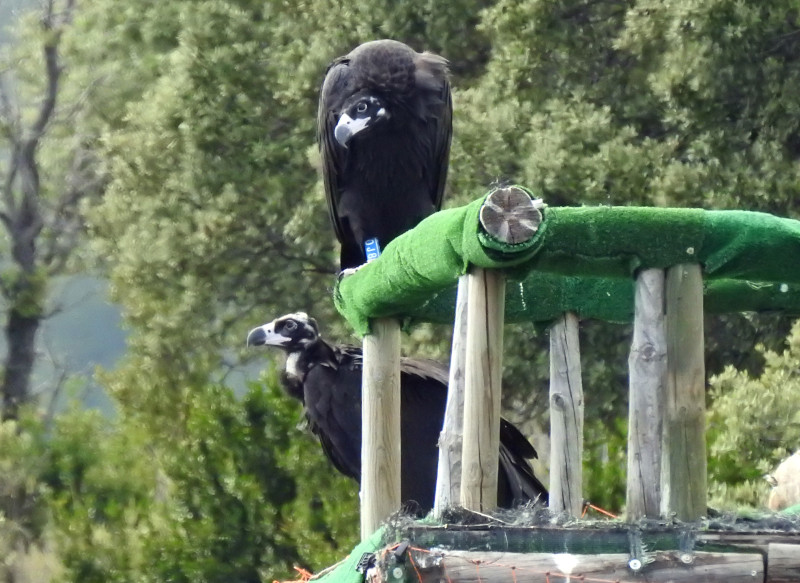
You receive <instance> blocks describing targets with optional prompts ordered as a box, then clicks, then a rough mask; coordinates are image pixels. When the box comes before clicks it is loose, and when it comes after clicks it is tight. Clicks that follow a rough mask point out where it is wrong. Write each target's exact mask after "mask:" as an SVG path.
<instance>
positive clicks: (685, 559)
mask: <svg viewBox="0 0 800 583" xmlns="http://www.w3.org/2000/svg"><path fill="white" fill-rule="evenodd" d="M681 563H683V564H684V565H691V564H692V563H694V555H693V554H691V553H681Z"/></svg>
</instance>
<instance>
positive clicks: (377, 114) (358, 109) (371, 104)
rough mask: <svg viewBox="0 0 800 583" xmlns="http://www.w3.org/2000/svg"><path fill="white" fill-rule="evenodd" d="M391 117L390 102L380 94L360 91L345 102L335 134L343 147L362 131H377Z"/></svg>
mask: <svg viewBox="0 0 800 583" xmlns="http://www.w3.org/2000/svg"><path fill="white" fill-rule="evenodd" d="M390 119H391V113H390V110H389V107H388V104H387V103H386V101H385V100H384V99H382V98H381V97H380V96H378V95H375V94H374V93H370V92H368V91H359V92H358V93H356V94H355V95H353V96H352V97H350V98H349V99H347V100H346V101H345V102H344V106H343V107H342V112H341V115H340V116H339V120H338V121H337V122H336V128H335V129H334V130H333V136H334V137H335V138H336V141H337V142H339V145H340V146H342V147H343V148H346V147H347V144H348V143H349V142H350V140H351V139H353V137H354V136H356V135H358V134H360V133H361V132H364V133H369V132H373V131H377V130H379V129H380V128H381V126H383V125H384V124H385V123H386V122H388V121H389V120H390Z"/></svg>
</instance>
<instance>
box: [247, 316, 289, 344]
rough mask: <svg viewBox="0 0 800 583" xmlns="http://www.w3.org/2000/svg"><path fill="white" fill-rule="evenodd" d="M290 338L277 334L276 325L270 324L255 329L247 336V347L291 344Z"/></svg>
mask: <svg viewBox="0 0 800 583" xmlns="http://www.w3.org/2000/svg"><path fill="white" fill-rule="evenodd" d="M289 340H290V339H289V338H287V337H286V336H281V335H280V334H276V333H275V324H274V322H270V323H269V324H264V325H263V326H259V327H258V328H253V329H252V330H250V333H249V334H248V335H247V346H281V345H283V344H286V343H287V342H289Z"/></svg>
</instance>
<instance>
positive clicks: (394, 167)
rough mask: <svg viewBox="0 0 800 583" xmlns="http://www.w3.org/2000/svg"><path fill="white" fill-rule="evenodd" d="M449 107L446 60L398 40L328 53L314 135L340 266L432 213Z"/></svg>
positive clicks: (437, 201) (446, 149) (443, 172)
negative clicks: (333, 56) (372, 243)
mask: <svg viewBox="0 0 800 583" xmlns="http://www.w3.org/2000/svg"><path fill="white" fill-rule="evenodd" d="M452 114H453V105H452V102H451V100H450V82H449V81H448V78H447V61H446V60H445V59H443V58H442V57H439V56H437V55H434V54H431V53H417V52H415V51H414V50H413V49H411V48H410V47H408V46H406V45H404V44H403V43H401V42H397V41H393V40H377V41H372V42H368V43H364V44H363V45H360V46H358V47H356V48H355V49H354V50H352V51H351V52H350V53H349V54H348V55H345V56H344V57H340V58H338V59H336V60H335V61H334V62H333V63H332V64H331V65H330V67H328V73H327V75H326V76H325V81H324V82H323V84H322V92H321V95H320V100H319V116H318V139H319V145H320V152H321V154H322V174H323V179H324V182H325V195H326V197H327V199H328V210H329V211H330V215H331V221H332V222H333V227H334V229H335V230H336V237H337V238H338V239H339V242H340V243H341V245H342V250H341V268H342V269H347V268H353V267H357V266H359V265H361V264H363V263H364V262H365V261H366V258H367V257H366V253H365V250H364V244H365V243H366V242H367V241H368V240H371V239H376V240H377V243H378V245H380V246H381V247H384V246H386V244H387V243H389V241H391V240H392V239H394V238H395V237H397V236H398V235H400V234H401V233H404V232H405V231H407V230H409V229H411V228H412V227H414V226H415V225H416V224H417V223H419V222H420V221H421V220H422V219H424V218H425V217H427V216H428V215H430V214H431V213H433V212H434V211H437V210H439V208H440V207H441V205H442V195H443V193H444V184H445V179H446V177H447V164H448V156H449V153H450V138H451V136H452V134H453V128H452Z"/></svg>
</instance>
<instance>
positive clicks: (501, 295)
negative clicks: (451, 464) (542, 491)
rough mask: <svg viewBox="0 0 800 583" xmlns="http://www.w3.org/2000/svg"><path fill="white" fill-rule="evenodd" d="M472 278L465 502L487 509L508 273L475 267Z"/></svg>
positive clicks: (492, 497)
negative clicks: (506, 274)
mask: <svg viewBox="0 0 800 583" xmlns="http://www.w3.org/2000/svg"><path fill="white" fill-rule="evenodd" d="M467 279H468V284H467V288H468V292H467V295H468V297H469V301H468V306H467V349H466V352H467V361H466V369H465V376H464V444H463V449H462V460H461V463H462V466H461V468H462V469H461V505H462V506H463V507H464V508H467V509H469V510H477V511H480V512H485V511H487V510H491V509H493V508H494V507H496V506H497V469H498V463H499V451H500V395H501V388H500V384H501V377H502V356H503V354H502V352H503V314H504V311H505V277H504V276H503V274H502V273H500V272H499V271H489V270H486V269H474V270H473V271H471V272H470V273H469V275H468V276H467Z"/></svg>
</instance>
